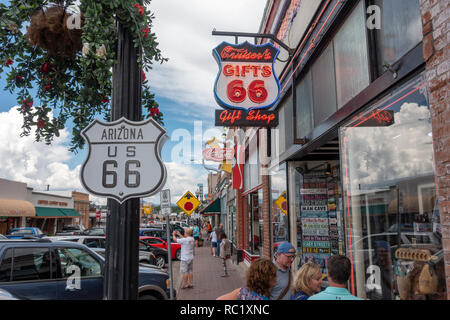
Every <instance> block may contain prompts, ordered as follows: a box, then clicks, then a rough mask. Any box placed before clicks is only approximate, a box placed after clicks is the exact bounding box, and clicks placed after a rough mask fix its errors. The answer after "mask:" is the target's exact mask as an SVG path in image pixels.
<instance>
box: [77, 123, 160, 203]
mask: <svg viewBox="0 0 450 320" xmlns="http://www.w3.org/2000/svg"><path fill="white" fill-rule="evenodd" d="M82 135H83V137H84V138H85V139H86V141H87V144H88V147H89V153H88V156H87V158H86V160H85V161H84V163H83V166H82V168H81V182H82V184H83V186H84V187H85V188H86V190H88V191H89V192H90V193H92V194H95V195H98V196H105V197H109V198H113V199H116V200H117V201H118V202H119V203H122V202H123V201H125V200H127V199H130V198H137V197H144V196H150V195H153V194H155V193H156V192H158V191H159V190H160V189H161V188H162V187H163V186H164V183H165V180H166V175H167V174H166V168H165V166H164V164H163V162H162V160H161V148H162V145H163V144H164V142H165V141H166V139H167V136H166V131H165V130H164V129H163V128H162V127H161V126H159V124H157V123H156V122H155V121H154V120H153V119H148V120H145V121H141V122H132V121H129V120H127V119H125V118H121V119H119V120H117V121H114V122H108V123H104V122H101V121H99V120H95V121H94V122H92V123H91V124H90V125H89V126H87V127H86V129H84V130H83V132H82Z"/></svg>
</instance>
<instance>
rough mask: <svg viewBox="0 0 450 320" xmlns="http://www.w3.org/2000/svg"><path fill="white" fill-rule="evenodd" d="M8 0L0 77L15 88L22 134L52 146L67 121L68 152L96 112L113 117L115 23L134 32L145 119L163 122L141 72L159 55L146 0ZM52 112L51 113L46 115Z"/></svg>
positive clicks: (1, 13)
mask: <svg viewBox="0 0 450 320" xmlns="http://www.w3.org/2000/svg"><path fill="white" fill-rule="evenodd" d="M75 2H76V1H75V0H72V1H70V0H67V1H51V2H50V1H44V0H11V1H10V4H9V5H4V4H1V3H0V46H1V48H2V50H0V75H2V74H3V73H5V74H6V82H7V85H6V88H5V89H6V90H9V92H11V93H13V94H16V96H17V103H18V104H19V106H20V107H19V108H18V110H19V111H20V113H21V114H22V115H23V126H22V133H21V136H28V135H30V134H31V133H32V131H33V130H34V132H35V139H36V141H41V140H44V141H45V142H46V143H47V144H50V143H51V141H52V140H53V139H54V137H55V136H56V137H57V136H59V132H60V130H62V129H64V127H65V126H66V123H67V121H68V120H70V121H72V123H73V129H72V140H71V145H70V150H71V151H76V150H77V149H78V148H82V147H83V144H84V140H83V138H82V137H81V135H80V132H81V130H83V129H84V128H85V127H86V126H87V125H88V124H89V123H90V122H92V121H93V120H94V118H95V117H98V116H102V117H103V118H104V119H105V120H109V119H110V99H111V90H112V68H113V66H114V65H115V64H116V63H117V61H116V52H115V48H116V44H117V23H120V24H122V25H123V26H124V27H125V28H127V29H128V31H129V32H130V33H131V35H132V37H133V43H134V46H135V47H136V48H138V47H141V52H142V55H141V56H140V57H139V58H138V64H139V67H140V68H141V69H142V76H141V78H142V108H143V118H148V117H152V118H154V119H155V120H156V121H157V122H158V123H160V124H162V125H163V124H164V123H163V113H162V112H160V110H159V106H158V103H157V102H156V101H155V96H154V94H152V93H151V91H150V87H149V85H148V81H147V80H146V77H145V72H148V71H150V70H151V66H152V64H153V63H154V62H155V61H157V62H160V63H162V62H164V61H167V59H166V58H163V57H162V55H161V52H160V50H159V49H158V43H157V42H156V37H155V34H154V33H151V27H152V20H153V19H154V15H153V14H151V13H150V12H149V11H148V10H147V9H146V7H147V6H148V5H149V4H150V0H131V1H130V0H81V1H78V2H79V8H76V7H74V3H75ZM52 112H53V117H51V116H50V115H51V113H52Z"/></svg>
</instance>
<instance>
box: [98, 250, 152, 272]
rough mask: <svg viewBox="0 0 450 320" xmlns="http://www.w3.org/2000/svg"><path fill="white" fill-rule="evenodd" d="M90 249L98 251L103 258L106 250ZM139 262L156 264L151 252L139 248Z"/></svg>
mask: <svg viewBox="0 0 450 320" xmlns="http://www.w3.org/2000/svg"><path fill="white" fill-rule="evenodd" d="M91 250H92V251H94V252H95V253H98V254H99V255H101V256H102V257H103V258H105V252H106V250H105V249H104V248H91ZM139 263H140V264H150V265H153V266H157V265H156V257H155V255H154V254H153V253H151V252H145V251H140V250H139ZM158 267H159V266H158Z"/></svg>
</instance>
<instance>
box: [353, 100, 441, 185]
mask: <svg viewBox="0 0 450 320" xmlns="http://www.w3.org/2000/svg"><path fill="white" fill-rule="evenodd" d="M394 121H395V123H394V124H393V125H392V126H389V127H356V128H349V129H347V137H348V141H349V145H348V156H349V158H348V163H349V167H350V168H349V172H350V173H352V175H351V176H350V179H351V186H352V189H353V191H356V190H358V188H359V185H372V184H378V183H382V182H383V181H393V180H399V179H402V178H407V177H414V176H421V175H432V174H433V160H432V156H433V150H432V137H431V136H430V135H429V133H430V132H431V119H430V111H429V109H428V108H427V107H426V106H419V105H418V104H417V103H404V104H403V105H402V106H401V108H400V111H399V112H396V113H395V115H394Z"/></svg>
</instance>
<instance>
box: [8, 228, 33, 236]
mask: <svg viewBox="0 0 450 320" xmlns="http://www.w3.org/2000/svg"><path fill="white" fill-rule="evenodd" d="M10 234H11V235H12V236H24V235H29V234H33V230H31V229H20V230H14V231H12V232H11V233H10Z"/></svg>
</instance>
